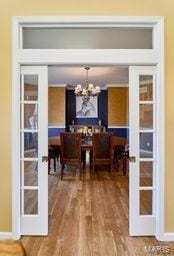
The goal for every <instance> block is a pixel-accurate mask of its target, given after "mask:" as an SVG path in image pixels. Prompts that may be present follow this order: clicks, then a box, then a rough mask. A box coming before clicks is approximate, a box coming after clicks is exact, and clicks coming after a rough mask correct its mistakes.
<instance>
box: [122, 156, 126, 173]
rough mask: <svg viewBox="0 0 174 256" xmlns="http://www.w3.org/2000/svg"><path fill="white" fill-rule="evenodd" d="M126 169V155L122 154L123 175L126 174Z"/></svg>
mask: <svg viewBox="0 0 174 256" xmlns="http://www.w3.org/2000/svg"><path fill="white" fill-rule="evenodd" d="M126 169H127V156H123V175H124V176H125V175H126Z"/></svg>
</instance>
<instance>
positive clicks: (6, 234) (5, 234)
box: [0, 232, 13, 240]
mask: <svg viewBox="0 0 174 256" xmlns="http://www.w3.org/2000/svg"><path fill="white" fill-rule="evenodd" d="M2 239H13V233H12V232H0V240H2Z"/></svg>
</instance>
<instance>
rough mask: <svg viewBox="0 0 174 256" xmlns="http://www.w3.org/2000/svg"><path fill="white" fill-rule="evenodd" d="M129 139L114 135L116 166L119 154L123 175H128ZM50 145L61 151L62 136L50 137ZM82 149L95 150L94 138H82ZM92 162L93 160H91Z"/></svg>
mask: <svg viewBox="0 0 174 256" xmlns="http://www.w3.org/2000/svg"><path fill="white" fill-rule="evenodd" d="M128 143H129V142H128V139H127V138H124V137H117V136H114V137H113V150H114V152H116V154H115V157H114V162H115V165H116V168H117V167H118V155H120V156H121V157H122V171H123V175H126V169H127V159H128V157H129V149H128V148H129V146H128V145H129V144H128ZM48 146H49V147H50V148H51V149H55V150H57V151H59V152H60V150H61V141H60V136H54V137H49V138H48ZM81 149H82V150H86V151H89V152H90V153H91V152H92V150H93V144H92V139H89V138H88V139H82V143H81ZM90 164H91V161H90Z"/></svg>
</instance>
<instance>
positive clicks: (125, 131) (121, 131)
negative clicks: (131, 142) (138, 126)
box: [107, 128, 129, 138]
mask: <svg viewBox="0 0 174 256" xmlns="http://www.w3.org/2000/svg"><path fill="white" fill-rule="evenodd" d="M107 131H108V132H113V134H114V136H117V137H124V138H129V128H108V129H107Z"/></svg>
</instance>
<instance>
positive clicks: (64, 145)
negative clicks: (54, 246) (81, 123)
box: [60, 132, 82, 179]
mask: <svg viewBox="0 0 174 256" xmlns="http://www.w3.org/2000/svg"><path fill="white" fill-rule="evenodd" d="M60 141H61V165H62V167H61V179H63V172H64V168H65V164H77V165H79V168H80V171H81V163H82V154H81V133H77V132H62V133H61V134H60Z"/></svg>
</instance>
